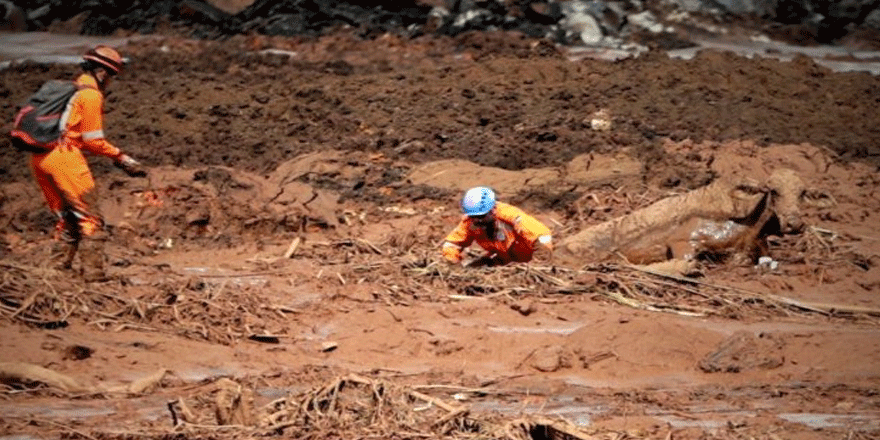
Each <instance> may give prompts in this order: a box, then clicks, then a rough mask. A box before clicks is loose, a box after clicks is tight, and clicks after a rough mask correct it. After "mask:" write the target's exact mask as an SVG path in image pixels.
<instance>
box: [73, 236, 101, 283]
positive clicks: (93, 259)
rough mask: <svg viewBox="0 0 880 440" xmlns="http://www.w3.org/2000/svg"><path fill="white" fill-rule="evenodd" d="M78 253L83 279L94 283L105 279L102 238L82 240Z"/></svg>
mask: <svg viewBox="0 0 880 440" xmlns="http://www.w3.org/2000/svg"><path fill="white" fill-rule="evenodd" d="M79 254H80V259H81V261H82V277H83V281H85V282H87V283H95V282H100V281H106V280H107V273H106V271H105V267H106V260H107V256H106V255H105V254H104V240H100V239H99V240H90V239H85V240H83V242H82V244H80V252H79Z"/></svg>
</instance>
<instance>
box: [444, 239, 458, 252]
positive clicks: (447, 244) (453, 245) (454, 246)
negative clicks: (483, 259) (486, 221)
mask: <svg viewBox="0 0 880 440" xmlns="http://www.w3.org/2000/svg"><path fill="white" fill-rule="evenodd" d="M443 247H445V248H448V247H451V248H456V249H459V250H460V249H461V246H459V245H457V244H455V243H452V242H448V241H447V242H445V243H443Z"/></svg>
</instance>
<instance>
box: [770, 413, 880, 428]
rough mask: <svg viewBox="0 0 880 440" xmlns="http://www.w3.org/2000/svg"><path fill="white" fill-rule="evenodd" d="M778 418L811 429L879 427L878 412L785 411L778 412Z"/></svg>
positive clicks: (879, 418)
mask: <svg viewBox="0 0 880 440" xmlns="http://www.w3.org/2000/svg"><path fill="white" fill-rule="evenodd" d="M779 418H780V419H783V420H786V421H789V422H792V423H800V424H802V425H806V426H809V427H810V428H813V429H822V428H848V429H853V430H861V431H874V430H877V429H880V414H870V415H869V414H818V413H785V414H779Z"/></svg>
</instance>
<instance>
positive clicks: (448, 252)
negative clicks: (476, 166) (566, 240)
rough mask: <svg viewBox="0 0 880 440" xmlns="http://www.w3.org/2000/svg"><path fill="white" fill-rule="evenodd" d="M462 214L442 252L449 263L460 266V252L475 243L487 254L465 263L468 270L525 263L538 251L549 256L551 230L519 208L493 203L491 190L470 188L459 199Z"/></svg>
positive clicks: (550, 252) (551, 244)
mask: <svg viewBox="0 0 880 440" xmlns="http://www.w3.org/2000/svg"><path fill="white" fill-rule="evenodd" d="M461 211H462V213H463V214H464V216H463V217H462V219H461V221H460V222H459V223H458V226H457V227H456V228H455V230H453V231H452V232H451V233H449V235H447V236H446V240H445V242H444V243H443V248H442V250H441V252H442V254H443V257H444V258H446V260H447V261H449V262H450V263H453V264H459V263H461V262H462V251H463V250H464V249H465V248H467V247H468V246H470V245H471V244H472V243H474V242H476V243H477V245H479V246H480V247H482V248H483V249H484V250H485V251H486V255H485V256H483V257H482V258H479V259H477V260H474V261H471V262H470V263H467V264H466V265H467V266H470V267H474V266H495V265H503V264H508V263H511V262H528V261H531V260H532V257H533V256H534V255H535V252H536V251H538V250H541V249H543V250H545V251H547V253H549V254H550V256H551V257H552V252H553V243H552V234H551V232H550V229H549V228H547V226H545V225H544V224H543V223H541V222H540V221H538V220H537V219H535V218H534V217H532V216H530V215H528V214H526V213H525V212H523V211H522V210H521V209H519V208H517V207H515V206H511V205H508V204H506V203H501V202H498V201H496V200H495V192H494V191H492V189H491V188H487V187H483V186H481V187H476V188H471V189H469V190H468V191H467V192H466V193H465V194H464V197H463V198H462V199H461Z"/></svg>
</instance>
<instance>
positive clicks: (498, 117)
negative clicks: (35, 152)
mask: <svg viewBox="0 0 880 440" xmlns="http://www.w3.org/2000/svg"><path fill="white" fill-rule="evenodd" d="M121 50H123V51H124V53H125V54H126V55H128V56H130V57H131V58H132V62H131V64H130V66H129V67H128V68H127V69H126V72H125V73H124V74H123V75H122V76H121V77H119V78H118V81H116V82H115V83H114V84H113V85H112V94H111V95H110V96H109V97H108V99H107V103H106V126H107V129H106V131H107V133H108V137H109V138H110V139H111V140H112V141H113V142H115V143H116V145H118V146H119V147H121V148H122V149H124V150H125V151H127V152H128V153H130V154H131V155H133V156H134V157H136V158H138V159H141V160H142V161H143V162H144V163H145V164H146V165H147V167H148V168H149V170H150V175H149V177H148V178H144V179H136V178H135V179H133V178H128V177H126V176H125V175H124V174H122V173H121V172H120V171H118V170H116V169H114V168H113V167H112V166H111V165H110V164H109V161H108V160H106V159H103V158H93V159H92V163H93V170H94V172H95V175H96V179H97V181H98V184H99V187H100V190H101V200H102V202H101V207H102V210H103V212H104V215H105V216H106V220H107V226H108V230H109V232H110V234H111V239H110V243H109V246H108V254H109V258H110V263H111V266H110V270H109V271H110V275H111V279H110V280H108V281H105V282H100V283H85V282H83V281H82V280H81V279H80V278H79V277H78V276H77V275H76V274H75V273H69V272H62V271H57V270H55V269H53V268H52V267H51V266H50V265H49V264H48V262H47V257H48V255H49V248H50V246H51V240H50V238H49V234H50V232H51V229H52V225H53V223H54V220H53V218H52V216H51V214H50V213H49V212H48V211H47V210H46V209H45V208H44V206H43V203H42V200H41V195H40V194H39V192H38V189H37V188H36V185H35V184H34V183H33V182H32V181H31V177H30V175H29V171H28V169H27V165H26V160H27V158H26V156H24V155H22V154H21V153H17V152H14V151H12V150H11V148H9V147H8V145H7V142H8V140H6V139H3V140H2V143H3V148H2V153H0V163H2V166H0V182H2V186H0V203H2V205H0V227H2V230H0V232H2V236H0V244H2V245H3V246H2V249H0V257H2V259H0V266H3V269H4V273H3V276H2V284H0V286H2V287H0V291H2V294H0V296H2V297H0V299H2V303H0V328H2V334H3V337H2V339H0V360H2V362H7V364H0V366H4V367H5V368H7V369H9V368H12V365H11V364H8V363H12V362H15V363H26V364H28V366H29V368H31V370H28V371H29V372H30V374H31V376H29V377H30V378H31V380H17V381H16V380H12V379H9V378H7V380H5V381H4V382H5V383H6V384H7V385H4V387H3V388H2V389H0V392H2V394H0V396H2V397H3V399H2V400H0V407H2V414H3V416H2V417H0V433H5V434H6V435H14V436H15V435H21V436H25V437H33V438H58V437H61V438H101V439H123V438H125V439H129V438H243V437H257V436H268V437H280V436H284V437H291V438H316V439H317V438H368V437H369V438H413V439H414V438H424V437H435V438H477V437H479V436H482V438H535V439H543V438H565V437H564V436H563V437H560V435H561V434H559V432H561V431H562V430H564V429H567V430H569V434H568V435H569V437H568V438H600V439H621V438H635V439H641V438H650V439H655V438H656V439H668V438H676V439H703V438H725V439H726V438H735V439H750V438H760V439H777V438H781V439H838V438H854V439H868V438H877V437H878V436H880V396H878V392H877V390H878V385H880V369H878V363H877V361H878V359H880V295H878V293H880V241H878V239H880V235H878V233H877V229H876V226H877V225H878V224H880V219H878V216H880V214H878V212H880V193H878V173H877V171H878V165H880V148H878V145H877V141H878V139H880V128H878V127H880V118H878V112H877V110H876V109H877V106H878V102H880V78H877V77H875V76H871V75H870V74H867V73H834V72H831V71H830V70H827V69H825V68H823V67H820V66H818V65H816V64H815V63H814V62H813V61H812V60H810V59H808V58H805V57H802V58H796V59H795V60H793V61H791V62H781V61H777V60H768V59H760V58H756V59H746V58H742V57H738V56H735V55H732V54H728V53H717V52H707V53H703V54H701V55H699V56H698V57H696V58H695V59H693V60H689V61H684V60H672V59H669V58H668V57H667V56H666V55H665V54H663V53H661V52H657V53H649V54H647V55H644V56H641V57H639V58H636V59H626V60H622V61H619V62H613V63H612V62H606V61H600V60H594V59H590V58H587V59H580V60H577V61H572V60H569V59H568V58H567V57H566V54H565V52H564V51H563V50H560V49H559V48H555V47H553V46H551V45H548V44H545V43H538V42H534V41H531V40H528V39H524V38H521V37H518V36H516V35H505V34H492V33H488V34H473V35H463V36H460V37H458V38H456V39H443V38H427V37H426V38H423V39H418V40H415V41H402V40H400V39H398V38H396V37H390V36H389V37H385V38H379V39H377V40H375V41H370V42H364V41H360V40H358V39H357V38H354V37H351V36H346V35H344V34H342V35H335V36H332V37H325V38H322V39H320V40H317V41H310V40H298V39H281V38H266V37H256V36H252V37H234V38H231V39H229V40H227V41H224V42H194V41H187V40H181V39H179V38H171V37H151V38H145V39H140V40H139V42H137V43H132V44H131V45H129V46H128V47H123V48H121ZM75 73H76V71H75V69H74V68H72V67H70V66H36V65H24V66H17V67H13V68H11V69H7V70H4V71H0V96H2V98H3V101H2V109H0V118H2V119H3V120H10V119H11V117H12V115H13V112H14V109H15V104H16V103H18V102H20V101H21V100H22V99H23V98H24V97H25V96H26V95H27V94H28V93H29V92H30V91H31V90H32V89H35V88H36V87H37V86H38V85H39V84H40V83H41V82H42V81H44V80H46V79H49V78H63V77H72V76H73V75H74V74H75ZM600 120H601V121H606V122H607V123H610V124H603V123H596V122H595V121H600ZM779 168H788V169H792V170H794V171H795V172H796V173H797V174H798V175H799V176H800V177H801V178H802V179H803V181H804V183H805V185H806V187H807V191H805V192H804V194H802V195H803V197H802V200H801V201H802V203H801V206H800V207H801V210H802V215H803V218H804V220H805V221H806V224H807V228H806V229H804V231H802V232H800V233H798V234H792V235H779V236H772V237H770V240H769V246H770V247H769V252H770V255H771V256H772V257H773V259H774V260H775V261H776V262H777V264H778V266H774V267H775V268H773V269H771V268H769V267H758V266H756V265H755V264H754V262H752V261H745V262H742V261H740V260H737V259H724V258H717V259H713V258H706V259H703V260H702V261H701V262H700V267H699V271H698V272H697V273H692V274H690V275H691V276H689V277H664V276H658V275H656V274H652V273H649V272H646V271H644V270H640V269H638V268H635V267H633V266H630V265H628V264H627V263H626V262H625V261H620V260H613V259H612V260H608V261H578V262H577V264H571V263H568V264H565V265H562V264H559V263H557V262H552V261H551V262H547V261H541V262H535V263H533V264H525V265H519V266H511V267H504V268H483V269H470V270H466V269H463V268H459V267H449V266H447V265H445V264H444V263H443V262H441V261H440V259H439V245H440V243H441V242H442V239H443V237H444V236H445V234H446V233H447V232H448V231H449V230H450V229H451V228H452V227H453V226H454V224H455V222H456V221H457V219H458V213H457V199H458V197H459V196H460V194H461V192H462V191H463V190H464V189H465V188H467V187H469V186H472V185H477V184H486V185H491V186H493V187H495V188H496V189H497V190H498V192H499V198H500V199H502V200H505V201H509V202H512V203H515V204H518V205H520V206H521V207H523V208H524V209H526V210H527V211H530V212H533V213H535V214H536V215H537V216H538V217H539V218H541V219H542V220H544V221H545V222H546V223H547V224H548V225H550V226H551V227H552V228H553V229H554V233H555V235H556V237H557V239H564V237H566V236H569V235H572V234H573V233H574V232H576V231H579V230H581V229H583V228H585V227H588V226H590V225H594V224H597V223H599V222H602V221H605V220H609V219H613V218H616V217H618V216H621V215H625V214H627V213H630V212H633V211H634V210H637V209H640V208H644V207H646V206H648V205H650V204H651V203H652V202H654V201H657V200H661V199H663V198H665V197H669V196H672V195H676V194H681V193H684V192H686V191H688V190H691V189H695V188H699V187H701V186H703V185H705V184H708V183H709V182H711V181H713V180H714V179H716V178H718V177H719V176H725V175H728V174H739V175H744V176H747V177H753V178H754V179H756V181H760V180H761V179H762V178H764V177H766V175H767V174H769V173H770V172H772V171H773V170H775V169H779ZM15 365H17V366H18V367H21V365H20V364H15ZM35 366H39V367H43V368H46V369H48V372H47V371H44V370H35V369H34V367H35ZM34 371H40V372H42V374H44V375H50V374H51V373H53V372H54V373H56V374H60V375H63V378H66V381H63V380H60V379H58V377H59V376H51V375H50V376H48V378H47V376H38V378H40V377H41V378H42V380H37V379H35V378H34V376H33V375H34V374H36V373H34ZM7 373H8V372H7ZM7 376H9V375H7ZM53 378H54V379H53ZM340 378H342V379H340ZM322 387H325V388H322ZM537 416H543V417H546V418H545V419H537V418H536V417H537ZM563 420H564V421H566V422H565V423H567V424H564V423H563V422H562V421H563ZM554 435H555V436H556V437H554ZM16 438H19V437H16Z"/></svg>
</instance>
